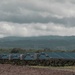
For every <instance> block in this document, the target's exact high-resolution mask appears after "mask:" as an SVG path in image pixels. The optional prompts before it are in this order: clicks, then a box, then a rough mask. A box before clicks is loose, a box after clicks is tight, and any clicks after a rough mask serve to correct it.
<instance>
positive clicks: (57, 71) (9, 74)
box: [0, 64, 75, 75]
mask: <svg viewBox="0 0 75 75" xmlns="http://www.w3.org/2000/svg"><path fill="white" fill-rule="evenodd" d="M64 68H65V67H64ZM64 68H62V67H60V68H59V67H41V66H36V67H35V66H33V67H32V66H31V67H30V66H17V65H10V64H0V75H75V72H74V71H69V70H67V68H69V69H70V68H71V67H66V68H65V70H64ZM72 68H73V67H72ZM61 69H62V70H61ZM74 69H75V67H74Z"/></svg>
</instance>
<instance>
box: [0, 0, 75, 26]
mask: <svg viewBox="0 0 75 75" xmlns="http://www.w3.org/2000/svg"><path fill="white" fill-rule="evenodd" d="M73 2H75V1H74V0H31V1H30V0H27V1H24V0H22V1H21V0H2V1H0V16H1V17H0V21H8V22H13V23H49V22H53V23H58V24H65V25H67V24H68V23H67V22H69V23H70V24H71V25H73V26H74V24H75V22H74V21H72V20H75V5H74V4H73ZM67 26H68V25H67Z"/></svg>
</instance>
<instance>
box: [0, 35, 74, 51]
mask: <svg viewBox="0 0 75 75" xmlns="http://www.w3.org/2000/svg"><path fill="white" fill-rule="evenodd" d="M0 48H25V49H45V48H48V49H53V50H74V49H75V36H36V37H15V36H13V37H12V36H11V37H4V38H0Z"/></svg>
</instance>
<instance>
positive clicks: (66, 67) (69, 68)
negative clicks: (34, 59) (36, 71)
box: [31, 66, 75, 72]
mask: <svg viewBox="0 0 75 75" xmlns="http://www.w3.org/2000/svg"><path fill="white" fill-rule="evenodd" d="M31 67H34V68H49V69H58V70H68V71H74V72H75V66H64V67H62V66H60V67H52V66H31Z"/></svg>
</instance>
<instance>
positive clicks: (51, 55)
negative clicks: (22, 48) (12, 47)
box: [0, 52, 75, 60]
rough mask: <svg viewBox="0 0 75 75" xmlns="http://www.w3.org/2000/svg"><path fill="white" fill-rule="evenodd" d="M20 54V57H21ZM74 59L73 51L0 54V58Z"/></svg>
mask: <svg viewBox="0 0 75 75" xmlns="http://www.w3.org/2000/svg"><path fill="white" fill-rule="evenodd" d="M21 56H22V58H21ZM37 58H38V59H45V60H47V59H51V58H54V59H75V53H69V52H41V53H25V54H19V53H16V54H15V53H13V54H0V59H20V60H36V59H37Z"/></svg>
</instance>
